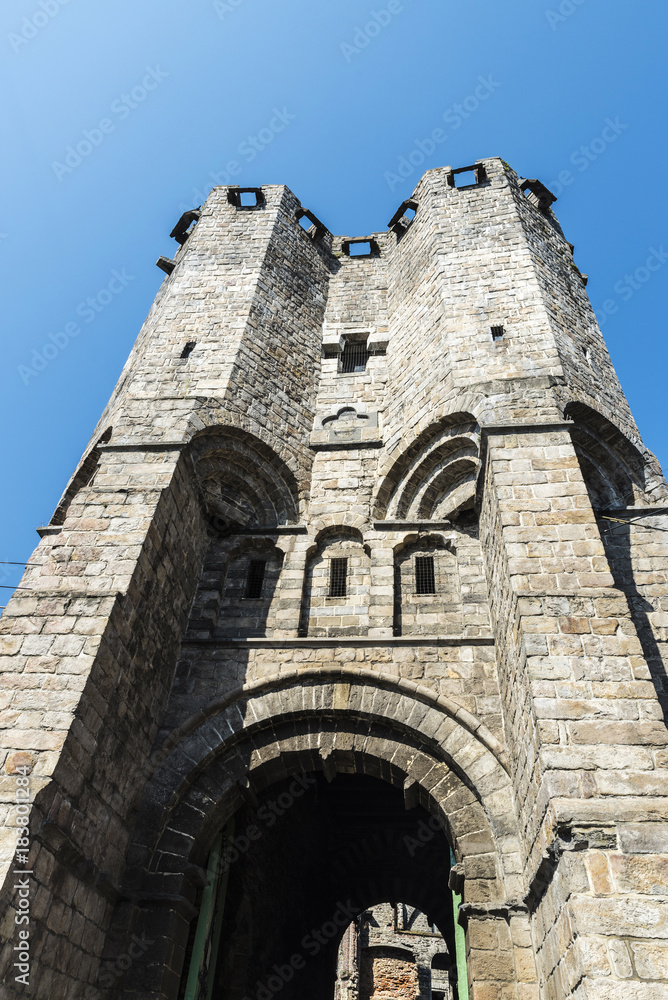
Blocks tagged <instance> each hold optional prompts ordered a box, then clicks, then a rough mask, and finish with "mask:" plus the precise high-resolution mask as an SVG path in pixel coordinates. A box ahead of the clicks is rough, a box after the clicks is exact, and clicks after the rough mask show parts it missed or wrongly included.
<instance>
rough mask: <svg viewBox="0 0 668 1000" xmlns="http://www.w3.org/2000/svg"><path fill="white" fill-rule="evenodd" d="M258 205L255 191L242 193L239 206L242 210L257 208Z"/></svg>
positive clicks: (240, 193)
mask: <svg viewBox="0 0 668 1000" xmlns="http://www.w3.org/2000/svg"><path fill="white" fill-rule="evenodd" d="M257 203H258V200H257V193H256V192H255V191H240V192H239V204H240V205H241V207H242V208H255V207H256V205H257Z"/></svg>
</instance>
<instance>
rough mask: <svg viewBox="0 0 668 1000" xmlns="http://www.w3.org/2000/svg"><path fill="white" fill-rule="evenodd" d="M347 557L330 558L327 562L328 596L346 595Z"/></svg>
mask: <svg viewBox="0 0 668 1000" xmlns="http://www.w3.org/2000/svg"><path fill="white" fill-rule="evenodd" d="M347 575H348V560H347V559H331V560H330V563H329V596H330V597H345V596H346V577H347Z"/></svg>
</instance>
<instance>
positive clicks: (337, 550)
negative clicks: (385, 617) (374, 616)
mask: <svg viewBox="0 0 668 1000" xmlns="http://www.w3.org/2000/svg"><path fill="white" fill-rule="evenodd" d="M370 592H371V557H370V552H369V548H368V546H365V545H364V544H363V542H362V537H361V535H360V534H359V532H355V531H352V530H349V529H336V530H335V531H334V530H333V531H332V532H330V533H327V534H324V535H322V536H321V538H320V540H319V542H318V545H317V547H316V548H315V549H314V551H313V552H312V554H311V557H310V559H309V560H308V562H307V566H306V575H305V579H304V594H303V600H302V612H301V622H300V628H299V631H300V634H301V635H303V636H306V635H308V636H318V637H326V636H344V635H366V634H367V632H368V630H369V595H370Z"/></svg>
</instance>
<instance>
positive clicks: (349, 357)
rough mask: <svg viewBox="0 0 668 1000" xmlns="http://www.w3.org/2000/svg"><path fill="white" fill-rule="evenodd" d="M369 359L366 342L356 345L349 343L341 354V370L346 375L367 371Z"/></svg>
mask: <svg viewBox="0 0 668 1000" xmlns="http://www.w3.org/2000/svg"><path fill="white" fill-rule="evenodd" d="M368 358H369V352H368V350H367V346H366V341H364V340H362V341H359V342H357V343H354V344H350V343H347V344H346V345H345V346H344V348H343V351H342V352H341V368H340V371H341V372H343V373H344V374H353V373H355V372H363V371H365V370H366V363H367V361H368Z"/></svg>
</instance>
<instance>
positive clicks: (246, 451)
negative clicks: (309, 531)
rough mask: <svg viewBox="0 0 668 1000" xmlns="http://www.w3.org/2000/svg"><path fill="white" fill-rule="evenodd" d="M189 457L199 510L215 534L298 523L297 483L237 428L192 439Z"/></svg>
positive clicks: (273, 456)
mask: <svg viewBox="0 0 668 1000" xmlns="http://www.w3.org/2000/svg"><path fill="white" fill-rule="evenodd" d="M189 453H190V456H191V459H192V462H193V465H194V468H195V473H196V476H197V480H198V482H199V484H200V489H201V491H202V497H203V502H204V505H205V507H206V510H207V512H208V513H209V516H210V517H211V518H212V520H213V522H214V524H215V526H216V527H218V528H219V529H224V528H226V527H235V526H236V527H246V528H247V527H273V526H277V525H281V524H295V523H296V522H297V521H298V519H299V505H300V494H299V486H298V483H297V480H296V478H295V476H294V474H293V473H292V471H291V469H290V468H289V467H288V466H287V465H286V463H285V462H284V461H283V460H282V459H281V458H280V457H279V455H278V454H277V453H276V452H275V451H274V450H273V449H271V448H270V447H269V446H268V445H266V444H264V442H262V441H261V440H260V439H259V438H257V437H255V436H254V435H252V434H249V433H248V432H246V431H242V430H240V429H237V428H230V427H218V428H216V429H215V430H213V429H209V430H207V431H205V432H202V433H201V434H199V435H197V436H196V437H194V438H193V440H192V441H191V444H190V446H189Z"/></svg>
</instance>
